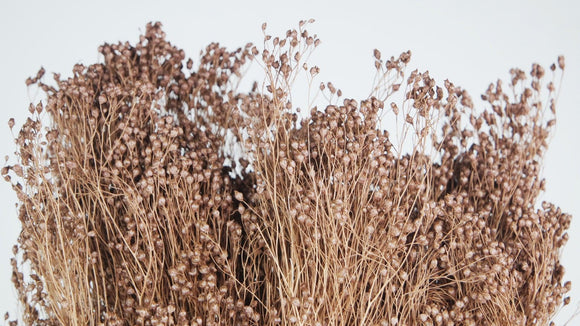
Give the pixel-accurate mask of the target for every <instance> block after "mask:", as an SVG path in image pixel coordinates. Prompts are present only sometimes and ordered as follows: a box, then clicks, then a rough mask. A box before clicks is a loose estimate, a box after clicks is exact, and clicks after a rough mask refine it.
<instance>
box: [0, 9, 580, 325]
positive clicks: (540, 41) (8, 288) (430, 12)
mask: <svg viewBox="0 0 580 326" xmlns="http://www.w3.org/2000/svg"><path fill="white" fill-rule="evenodd" d="M578 3H579V2H577V1H505V0H504V1H418V0H411V1H402V0H401V1H396V2H394V1H375V2H370V1H369V2H367V1H362V0H358V1H336V0H335V1H318V2H315V1H284V2H277V1H230V2H228V1H203V2H200V1H182V2H177V1H164V2H161V1H109V0H106V1H105V0H101V1H92V2H88V1H5V0H3V1H2V2H0V137H1V138H0V139H2V141H1V142H0V157H3V156H4V154H11V155H12V154H13V152H14V150H15V146H14V142H13V136H12V134H11V133H10V130H9V128H8V126H7V124H6V123H5V122H7V121H8V119H9V118H11V117H14V118H15V119H16V122H17V126H19V125H20V124H21V123H22V122H23V121H24V120H25V117H26V115H27V112H28V111H27V108H28V104H29V103H30V102H31V101H33V102H37V101H39V100H40V99H42V97H41V95H39V94H36V93H34V92H29V91H28V90H27V88H26V86H25V84H24V81H25V79H26V78H27V77H29V76H32V75H34V74H36V72H37V71H38V69H39V68H40V67H41V66H43V67H45V68H46V70H47V72H49V73H52V72H59V73H62V74H63V76H70V71H71V69H72V67H73V65H74V64H75V63H84V64H87V65H88V64H91V63H95V62H102V59H101V58H100V57H99V54H98V52H97V47H98V45H100V44H102V43H103V42H118V41H130V42H131V43H135V42H136V41H137V40H138V36H139V35H140V33H142V32H143V31H144V30H145V25H146V23H147V22H149V21H161V22H162V23H163V25H164V30H165V32H166V33H167V38H168V39H169V40H170V41H171V42H172V43H173V44H175V45H177V46H178V47H180V48H183V49H184V50H185V51H186V54H187V55H188V56H190V57H192V58H193V59H194V61H195V60H196V59H197V58H198V56H199V52H200V50H202V49H203V48H204V47H205V46H206V45H207V44H209V43H210V42H214V41H217V42H220V43H221V44H222V45H225V46H227V47H229V48H232V49H233V48H237V47H239V46H243V45H245V44H246V43H247V42H253V43H256V44H257V45H261V44H262V31H261V28H260V27H261V24H262V22H267V23H268V26H269V29H268V31H269V32H271V33H272V34H274V35H280V34H282V33H284V32H285V31H286V30H287V29H289V28H296V27H297V24H298V21H299V20H301V19H308V18H315V19H316V23H314V24H313V25H311V26H310V27H309V31H310V32H311V33H316V34H318V36H319V37H320V38H321V40H322V44H321V45H320V46H319V48H318V49H317V50H316V52H315V54H314V55H313V56H312V57H311V60H310V61H311V62H312V63H313V64H316V65H318V66H319V67H320V68H321V73H320V75H319V76H320V78H319V80H321V81H332V82H333V83H334V85H336V86H337V87H339V88H341V89H342V91H343V93H344V94H345V96H346V97H352V98H355V99H364V98H366V97H367V96H368V95H369V92H370V89H371V84H372V77H373V76H374V75H373V73H374V67H373V58H372V53H373V49H375V48H377V49H379V50H380V51H381V52H382V53H383V57H389V56H391V55H393V56H398V55H399V54H400V53H401V52H402V51H405V50H408V49H410V50H412V52H413V57H412V60H411V68H412V69H414V68H417V69H419V70H429V71H430V73H431V75H432V76H434V77H435V78H436V79H437V80H438V81H439V82H442V81H443V80H445V79H449V80H451V81H452V82H453V83H455V84H456V85H460V86H462V87H463V88H465V89H466V90H468V91H469V92H470V93H471V95H472V96H473V98H474V99H477V98H479V94H481V93H482V92H483V91H485V89H486V88H487V86H488V85H489V83H490V82H494V81H495V80H496V79H497V78H502V79H507V78H508V77H509V74H508V71H509V69H510V68H512V67H520V68H522V69H524V70H526V71H529V70H530V67H531V64H532V63H533V62H537V63H540V64H542V65H544V67H546V68H547V67H548V66H549V65H550V64H551V63H552V62H554V61H555V60H556V58H557V56H558V55H560V54H564V55H565V56H566V59H567V61H566V63H567V66H566V72H565V75H564V78H563V84H562V87H561V94H560V98H559V102H558V109H557V110H558V113H557V117H558V125H557V128H556V130H555V133H554V134H553V137H552V139H551V144H550V145H551V147H550V150H549V151H548V153H547V157H546V159H545V162H544V171H543V172H544V174H543V175H544V177H545V178H546V179H547V191H546V192H545V193H544V194H543V195H542V197H541V199H542V200H549V201H552V202H554V203H556V204H557V205H559V206H560V207H561V208H562V209H563V211H565V212H568V213H571V214H572V215H574V216H575V217H576V218H577V217H578V216H580V202H579V201H578V195H579V194H580V164H579V163H580V145H579V144H580V125H579V124H580V113H579V112H580V108H579V103H580V101H579V99H580V98H579V94H580V6H579V5H578ZM45 78H47V79H48V78H51V77H50V75H47V77H45ZM247 78H249V79H252V74H249V75H248V76H247ZM481 104H482V103H481V102H479V101H476V105H481ZM12 156H13V155H12ZM15 203H16V196H15V195H14V193H13V192H12V190H11V189H10V186H9V185H8V184H7V183H5V182H3V181H2V182H0V205H1V207H2V210H1V212H2V214H1V224H0V313H1V314H0V316H1V315H3V314H4V312H5V311H10V312H11V315H12V316H14V314H15V312H16V311H17V309H16V303H15V302H16V298H15V291H14V289H13V288H12V284H11V282H10V276H11V268H10V265H9V259H10V257H11V255H12V254H11V248H12V246H13V244H14V243H15V242H16V239H17V236H18V232H19V222H18V220H17V217H16V209H15V206H14V205H15ZM569 233H570V240H569V242H568V244H567V246H566V248H565V250H563V252H562V261H563V264H564V266H565V267H566V270H567V272H566V276H565V278H566V279H569V280H572V282H573V287H572V293H571V295H572V302H571V304H570V305H569V306H568V307H566V308H564V309H563V310H561V311H560V313H559V315H558V317H557V318H556V322H557V324H558V325H562V324H563V323H564V322H565V321H566V320H568V319H569V317H570V316H571V315H572V314H573V313H574V312H575V311H576V310H577V309H578V304H579V302H580V301H579V300H578V299H579V297H580V261H579V260H580V259H579V258H578V249H580V225H579V222H578V220H577V219H574V220H573V222H572V226H571V229H570V231H569ZM579 323H580V318H577V319H576V320H575V321H574V322H572V323H570V324H579Z"/></svg>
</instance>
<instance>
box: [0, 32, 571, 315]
mask: <svg viewBox="0 0 580 326" xmlns="http://www.w3.org/2000/svg"><path fill="white" fill-rule="evenodd" d="M308 23H309V22H300V24H299V27H298V28H297V29H294V30H289V31H288V32H287V33H286V35H285V36H283V37H272V36H270V35H266V32H264V35H265V42H264V49H262V50H258V49H257V48H256V47H255V46H253V45H252V44H248V45H246V46H245V47H243V48H240V49H237V50H235V51H228V50H227V49H225V48H223V47H220V46H219V44H210V45H209V46H208V47H207V48H206V49H205V51H204V52H203V53H202V55H201V57H200V59H199V62H198V63H197V64H195V65H194V62H193V61H192V60H191V59H186V56H185V53H184V52H183V51H182V50H180V49H179V48H177V47H175V46H174V45H172V44H171V43H169V42H168V41H167V40H166V39H165V33H164V32H163V31H162V29H161V25H160V24H159V23H155V24H148V26H147V29H146V32H145V35H142V36H141V37H140V39H139V42H138V43H136V44H135V45H132V44H129V43H128V42H127V43H119V44H104V45H102V46H101V47H99V51H100V53H101V54H102V55H103V58H104V59H103V62H102V63H97V64H93V65H90V66H83V65H75V67H74V69H73V75H72V77H70V78H66V79H61V78H60V76H59V75H58V74H55V75H54V77H55V83H54V84H52V85H51V84H50V83H46V82H44V81H43V78H42V76H43V74H44V70H41V71H40V72H39V74H38V75H37V76H36V77H35V78H31V79H29V80H28V81H27V84H28V85H30V86H36V87H39V88H40V89H42V90H43V91H44V93H45V94H46V101H45V102H44V103H38V104H37V105H32V104H31V106H30V117H29V118H28V120H27V121H26V122H25V123H24V124H23V126H22V128H21V130H20V131H19V133H18V135H17V137H16V144H17V148H18V151H17V153H16V155H17V160H18V163H15V164H12V165H7V166H6V167H4V169H3V170H2V174H3V175H4V178H5V179H6V180H7V181H8V182H11V183H12V185H13V189H14V191H15V192H16V193H17V195H18V199H19V219H20V221H21V223H22V230H21V233H20V236H19V239H18V244H17V245H16V246H15V247H14V255H15V256H14V259H12V266H13V270H14V273H13V282H14V284H15V287H16V290H17V293H18V295H19V301H20V304H21V307H22V316H21V317H20V322H21V323H23V324H25V325H287V324H297V325H508V324H509V325H546V324H548V323H549V322H550V320H551V318H552V317H553V315H554V314H555V312H556V311H557V310H558V308H559V307H561V306H562V305H563V304H566V303H568V302H569V300H570V299H569V298H568V297H565V293H566V292H567V291H569V290H570V282H564V281H563V275H564V268H563V267H562V266H561V265H560V263H559V250H560V248H562V246H563V245H564V244H565V242H566V240H567V237H568V236H567V233H566V229H567V228H568V227H569V225H570V219H571V216H570V215H568V214H565V213H563V212H562V211H561V210H560V209H559V208H558V207H556V206H555V205H553V204H551V203H545V202H544V203H541V205H540V204H539V203H537V202H536V201H537V198H538V195H539V194H540V192H541V191H542V190H543V189H544V185H545V181H544V179H542V178H541V175H540V172H541V163H542V155H543V154H544V152H545V151H546V148H547V146H548V144H547V142H548V140H549V135H550V130H551V129H552V128H553V125H554V122H555V120H554V115H555V101H556V98H557V94H556V90H555V85H554V80H555V77H556V76H558V75H561V73H562V71H563V69H564V59H563V57H560V58H558V62H557V63H556V64H554V65H552V66H551V67H550V69H549V71H545V70H544V69H543V68H542V67H541V66H539V65H533V67H532V70H531V73H530V74H529V76H528V75H527V74H526V73H525V72H524V71H522V70H519V69H513V70H512V71H511V75H512V80H510V81H509V83H506V84H504V83H502V82H501V81H498V82H497V83H494V84H491V85H490V86H489V88H488V89H487V91H486V92H485V94H484V95H482V99H483V100H484V101H485V105H484V107H483V108H479V109H478V108H475V107H474V104H473V102H472V100H471V98H470V96H469V95H468V93H467V92H466V91H465V90H463V89H461V88H459V87H457V86H455V85H453V84H452V83H451V82H449V81H445V82H444V84H443V85H438V84H437V82H436V81H435V80H434V79H433V78H431V77H430V76H429V74H428V73H420V72H418V71H412V72H411V73H409V74H407V73H406V70H405V68H406V66H407V64H408V62H409V60H410V57H411V54H410V52H406V53H403V54H401V55H400V56H399V57H398V58H394V57H391V58H390V59H388V60H383V59H382V58H381V54H380V52H379V51H378V50H375V52H374V59H375V66H376V69H377V75H376V77H375V78H376V79H375V81H376V83H375V87H374V91H373V94H372V95H371V96H370V97H369V98H367V99H364V100H361V101H356V100H354V99H348V98H344V99H343V97H342V94H341V91H340V90H337V89H336V88H335V86H334V85H332V84H331V83H323V84H320V92H322V93H323V94H326V96H328V97H329V103H328V105H326V107H324V108H323V109H318V108H316V107H313V108H309V109H308V111H309V112H306V113H305V112H299V110H298V109H297V108H296V107H295V106H294V105H293V103H292V102H291V97H292V93H291V91H292V83H293V81H294V80H295V78H296V76H297V75H298V74H299V73H300V71H302V74H305V75H306V76H307V78H308V79H309V80H310V81H313V80H314V77H315V75H316V74H317V73H318V67H316V66H312V67H310V66H309V63H308V62H307V58H308V55H309V53H311V52H312V51H313V49H314V48H315V47H316V46H317V45H318V44H319V40H318V39H317V37H316V35H310V34H309V33H308V31H307V30H306V25H308ZM263 29H264V31H265V30H266V27H265V25H264V26H263ZM250 61H253V62H258V63H259V64H260V65H261V66H262V68H263V71H264V76H265V83H264V85H263V89H261V88H260V86H259V85H258V84H254V85H255V86H254V87H253V88H252V90H249V91H247V92H242V91H239V90H238V87H237V85H238V84H239V82H240V80H241V78H242V77H243V75H244V69H246V67H247V65H248V63H249V62H250ZM547 74H549V75H551V76H552V77H551V80H548V81H546V75H547ZM396 94H401V95H402V97H401V101H399V102H398V103H397V102H395V101H391V100H392V99H394V98H395V97H396V96H395V95H396ZM385 119H391V120H392V121H396V122H398V123H399V124H398V125H399V126H401V128H400V129H398V130H397V136H405V137H397V139H403V138H405V139H407V140H408V141H407V143H408V144H410V150H408V151H403V150H402V147H403V146H402V143H403V141H400V142H397V141H394V138H393V137H392V135H390V134H389V133H388V132H387V131H386V130H385V129H384V128H381V122H382V121H384V120H385ZM14 123H15V122H14V120H11V121H10V122H9V125H10V127H11V128H12V127H13V126H14ZM9 318H10V317H9V316H8V315H7V316H6V319H9ZM9 323H10V324H11V325H16V324H18V321H16V320H13V321H10V322H9Z"/></svg>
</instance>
